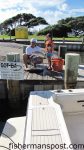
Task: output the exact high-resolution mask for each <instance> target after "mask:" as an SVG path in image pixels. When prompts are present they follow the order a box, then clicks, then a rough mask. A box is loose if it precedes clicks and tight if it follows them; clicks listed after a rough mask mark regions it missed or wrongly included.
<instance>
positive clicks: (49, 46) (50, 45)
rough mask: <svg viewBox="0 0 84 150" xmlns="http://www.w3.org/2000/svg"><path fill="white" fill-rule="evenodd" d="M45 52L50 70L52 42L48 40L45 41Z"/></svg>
mask: <svg viewBox="0 0 84 150" xmlns="http://www.w3.org/2000/svg"><path fill="white" fill-rule="evenodd" d="M46 52H47V58H48V64H49V67H48V69H49V70H52V63H51V57H52V44H51V43H50V42H49V43H47V47H46Z"/></svg>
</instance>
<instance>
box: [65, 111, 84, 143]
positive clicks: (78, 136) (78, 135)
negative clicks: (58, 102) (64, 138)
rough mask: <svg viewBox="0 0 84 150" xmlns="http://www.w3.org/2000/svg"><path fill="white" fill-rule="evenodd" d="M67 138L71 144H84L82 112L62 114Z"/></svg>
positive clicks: (83, 117) (83, 115)
mask: <svg viewBox="0 0 84 150" xmlns="http://www.w3.org/2000/svg"><path fill="white" fill-rule="evenodd" d="M64 119H65V122H66V125H67V129H68V132H69V136H70V139H71V142H72V143H73V144H84V112H82V113H79V112H78V113H77V112H76V113H64Z"/></svg>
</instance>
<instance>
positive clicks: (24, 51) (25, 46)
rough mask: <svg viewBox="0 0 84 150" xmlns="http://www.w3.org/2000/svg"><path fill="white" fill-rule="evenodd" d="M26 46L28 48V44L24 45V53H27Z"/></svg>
mask: <svg viewBox="0 0 84 150" xmlns="http://www.w3.org/2000/svg"><path fill="white" fill-rule="evenodd" d="M26 48H27V45H24V46H23V54H24V53H26Z"/></svg>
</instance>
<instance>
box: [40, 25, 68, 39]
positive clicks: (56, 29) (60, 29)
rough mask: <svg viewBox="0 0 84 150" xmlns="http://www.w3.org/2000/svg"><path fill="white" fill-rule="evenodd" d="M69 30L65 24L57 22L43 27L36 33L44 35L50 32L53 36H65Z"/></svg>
mask: <svg viewBox="0 0 84 150" xmlns="http://www.w3.org/2000/svg"><path fill="white" fill-rule="evenodd" d="M70 31H71V28H70V27H69V26H67V25H62V24H60V25H59V24H57V25H53V26H48V27H46V28H45V29H43V30H41V31H39V32H38V35H46V34H47V33H51V34H52V36H53V37H67V33H68V32H70Z"/></svg>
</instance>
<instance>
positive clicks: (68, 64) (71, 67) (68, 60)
mask: <svg viewBox="0 0 84 150" xmlns="http://www.w3.org/2000/svg"><path fill="white" fill-rule="evenodd" d="M79 58H80V55H79V54H76V53H67V54H66V55H65V73H64V84H65V89H67V88H74V87H75V86H76V83H77V76H78V65H79Z"/></svg>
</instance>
